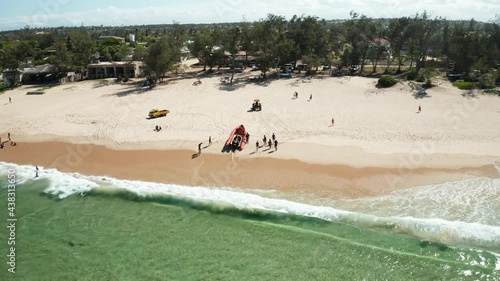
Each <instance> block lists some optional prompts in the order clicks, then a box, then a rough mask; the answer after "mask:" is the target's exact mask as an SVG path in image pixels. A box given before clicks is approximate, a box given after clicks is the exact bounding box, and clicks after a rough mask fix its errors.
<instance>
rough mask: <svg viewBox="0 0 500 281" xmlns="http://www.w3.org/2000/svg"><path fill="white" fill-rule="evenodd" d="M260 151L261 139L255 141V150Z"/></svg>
mask: <svg viewBox="0 0 500 281" xmlns="http://www.w3.org/2000/svg"><path fill="white" fill-rule="evenodd" d="M257 151H259V141H257V142H256V143H255V152H257Z"/></svg>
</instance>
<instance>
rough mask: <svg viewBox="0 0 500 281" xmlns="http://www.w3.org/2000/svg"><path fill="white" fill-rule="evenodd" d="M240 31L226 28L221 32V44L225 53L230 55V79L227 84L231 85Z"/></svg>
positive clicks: (236, 28)
mask: <svg viewBox="0 0 500 281" xmlns="http://www.w3.org/2000/svg"><path fill="white" fill-rule="evenodd" d="M240 35H241V33H240V29H239V28H238V27H232V28H227V29H225V30H224V31H223V34H222V42H223V48H224V50H225V51H227V52H229V53H230V56H229V59H230V60H231V66H232V67H231V79H230V81H229V83H231V84H233V78H234V71H235V69H236V65H235V61H234V59H235V54H236V53H237V52H238V51H239V46H238V43H239V41H240Z"/></svg>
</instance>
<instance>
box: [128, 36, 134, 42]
mask: <svg viewBox="0 0 500 281" xmlns="http://www.w3.org/2000/svg"><path fill="white" fill-rule="evenodd" d="M128 41H129V42H135V34H129V35H128Z"/></svg>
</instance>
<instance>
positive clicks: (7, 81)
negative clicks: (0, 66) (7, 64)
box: [2, 69, 23, 87]
mask: <svg viewBox="0 0 500 281" xmlns="http://www.w3.org/2000/svg"><path fill="white" fill-rule="evenodd" d="M22 78H23V72H22V71H21V70H19V69H14V70H12V69H6V70H4V71H3V72H2V79H3V85H4V86H5V87H14V86H15V85H18V84H20V83H21V79H22Z"/></svg>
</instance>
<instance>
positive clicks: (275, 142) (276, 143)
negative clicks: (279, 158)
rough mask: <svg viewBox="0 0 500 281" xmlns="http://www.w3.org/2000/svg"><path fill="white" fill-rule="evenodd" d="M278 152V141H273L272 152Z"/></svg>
mask: <svg viewBox="0 0 500 281" xmlns="http://www.w3.org/2000/svg"><path fill="white" fill-rule="evenodd" d="M277 150H278V140H274V151H277Z"/></svg>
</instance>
